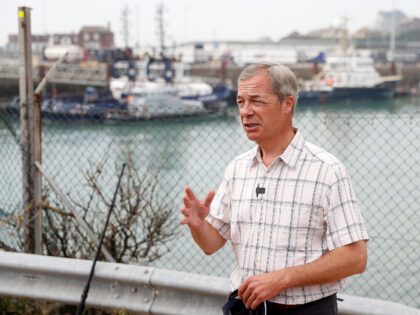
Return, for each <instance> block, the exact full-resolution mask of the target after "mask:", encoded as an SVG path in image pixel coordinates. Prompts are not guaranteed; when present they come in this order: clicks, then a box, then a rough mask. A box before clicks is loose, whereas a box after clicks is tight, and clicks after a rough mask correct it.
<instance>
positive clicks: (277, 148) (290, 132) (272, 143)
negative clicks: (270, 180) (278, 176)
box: [258, 127, 296, 166]
mask: <svg viewBox="0 0 420 315" xmlns="http://www.w3.org/2000/svg"><path fill="white" fill-rule="evenodd" d="M295 133H296V130H295V129H293V127H290V128H287V129H286V130H285V131H284V132H283V133H282V134H281V135H278V136H277V137H274V138H271V139H265V140H264V141H261V142H260V143H258V146H259V148H260V149H261V158H262V161H263V163H264V165H265V166H270V165H271V162H273V160H274V159H275V158H276V157H278V156H279V155H281V154H283V152H284V151H285V150H286V148H287V146H288V145H289V144H290V142H292V140H293V137H294V136H295Z"/></svg>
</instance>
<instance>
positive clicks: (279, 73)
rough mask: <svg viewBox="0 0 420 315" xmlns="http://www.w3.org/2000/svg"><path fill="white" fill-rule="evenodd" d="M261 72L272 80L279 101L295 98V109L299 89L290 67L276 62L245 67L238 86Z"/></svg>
mask: <svg viewBox="0 0 420 315" xmlns="http://www.w3.org/2000/svg"><path fill="white" fill-rule="evenodd" d="M261 71H264V73H265V74H266V75H267V77H268V79H269V80H270V85H271V90H272V92H273V93H274V94H277V96H278V97H279V101H280V102H283V100H284V99H285V98H286V97H288V96H293V98H294V104H293V105H294V106H293V109H294V107H295V106H296V104H297V100H298V95H299V89H298V82H297V79H296V76H295V74H294V73H293V72H292V70H290V69H289V68H288V67H286V66H283V65H281V64H278V63H274V62H256V63H253V64H251V65H249V66H247V67H245V68H244V69H243V70H242V72H241V73H240V74H239V77H238V85H239V82H240V81H242V80H246V79H249V78H251V77H253V76H255V75H257V74H258V73H260V72H261Z"/></svg>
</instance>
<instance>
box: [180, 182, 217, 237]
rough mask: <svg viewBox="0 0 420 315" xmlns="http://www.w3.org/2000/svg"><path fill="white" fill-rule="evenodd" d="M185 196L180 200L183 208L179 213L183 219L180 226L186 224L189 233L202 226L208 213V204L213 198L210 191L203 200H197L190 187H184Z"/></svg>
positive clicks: (212, 191) (212, 193)
mask: <svg viewBox="0 0 420 315" xmlns="http://www.w3.org/2000/svg"><path fill="white" fill-rule="evenodd" d="M185 192H186V194H185V195H184V197H183V198H182V200H183V201H184V208H182V210H181V212H182V214H183V215H184V218H182V219H181V221H180V223H181V224H188V226H189V228H190V229H191V231H196V230H199V229H200V227H201V226H202V224H203V222H204V219H205V218H206V217H207V215H208V214H209V211H210V204H211V202H212V201H213V198H214V194H215V192H214V190H210V191H209V192H208V194H207V196H206V198H205V199H204V201H201V200H199V199H198V198H197V197H196V196H195V194H194V193H193V191H192V190H191V188H190V187H188V186H187V187H185Z"/></svg>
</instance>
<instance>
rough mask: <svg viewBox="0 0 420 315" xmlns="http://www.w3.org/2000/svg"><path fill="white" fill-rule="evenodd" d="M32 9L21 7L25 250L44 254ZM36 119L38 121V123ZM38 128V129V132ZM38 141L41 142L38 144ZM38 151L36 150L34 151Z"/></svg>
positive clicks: (19, 12)
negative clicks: (35, 104) (35, 105)
mask: <svg viewBox="0 0 420 315" xmlns="http://www.w3.org/2000/svg"><path fill="white" fill-rule="evenodd" d="M30 10H31V9H30V8H27V7H19V8H18V24H19V96H20V128H21V139H20V142H21V148H22V186H23V187H22V188H23V194H22V195H23V196H22V198H23V209H24V210H25V216H24V226H25V252H30V253H37V254H41V253H42V217H41V207H40V203H41V181H40V174H39V171H37V170H36V168H35V166H34V161H36V160H39V159H40V157H41V156H40V148H41V146H40V137H39V136H40V133H41V128H40V116H39V112H38V110H37V111H36V110H35V108H34V106H33V103H34V99H33V78H32V35H31V14H30V12H31V11H30ZM35 112H36V113H35ZM34 120H36V123H37V125H36V124H35V122H34ZM35 130H36V131H35ZM36 142H38V143H36ZM35 150H36V152H35Z"/></svg>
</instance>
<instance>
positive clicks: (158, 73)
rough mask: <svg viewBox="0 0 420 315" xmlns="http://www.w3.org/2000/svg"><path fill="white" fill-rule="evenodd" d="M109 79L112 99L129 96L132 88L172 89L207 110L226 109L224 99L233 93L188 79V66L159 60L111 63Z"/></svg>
mask: <svg viewBox="0 0 420 315" xmlns="http://www.w3.org/2000/svg"><path fill="white" fill-rule="evenodd" d="M112 73H113V74H114V75H113V77H112V78H111V79H110V90H111V92H112V94H113V96H114V97H115V98H117V99H121V96H122V95H123V94H129V93H130V91H131V89H132V88H136V86H139V85H140V86H142V87H145V88H148V86H150V87H152V88H155V87H156V86H157V85H159V86H161V87H166V86H170V87H174V88H176V89H177V90H178V96H179V97H180V98H181V99H184V100H197V101H201V102H203V103H204V104H205V105H206V106H207V107H211V108H213V109H220V108H224V107H226V106H227V99H228V97H229V96H230V95H231V93H232V89H231V88H230V87H229V86H227V85H223V84H218V85H216V86H214V87H212V86H211V85H209V84H207V83H205V82H203V81H201V80H199V79H196V78H191V77H190V76H189V74H188V73H189V65H188V64H186V63H183V62H180V61H173V60H172V59H169V58H166V57H162V58H153V57H149V58H148V59H147V60H140V61H136V62H133V61H131V62H123V61H119V62H116V63H114V65H113V69H112Z"/></svg>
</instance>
